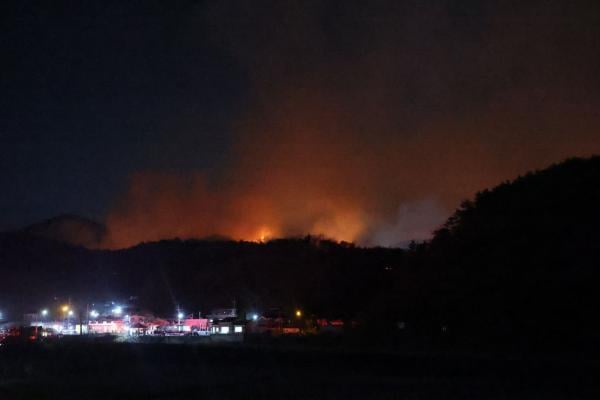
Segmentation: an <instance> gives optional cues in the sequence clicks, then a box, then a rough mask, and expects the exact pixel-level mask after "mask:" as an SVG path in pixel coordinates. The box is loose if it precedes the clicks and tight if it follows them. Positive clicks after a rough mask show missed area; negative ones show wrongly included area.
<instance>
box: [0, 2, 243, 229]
mask: <svg viewBox="0 0 600 400" xmlns="http://www.w3.org/2000/svg"><path fill="white" fill-rule="evenodd" d="M60 3H61V2H27V1H25V2H20V1H19V2H17V5H12V6H7V5H6V3H5V2H3V4H2V6H1V7H2V10H1V12H2V20H1V25H0V27H1V28H0V29H1V31H0V32H1V37H0V43H1V44H0V46H1V49H2V63H1V64H2V65H1V67H0V68H1V75H0V82H1V83H0V85H1V86H0V87H1V94H0V120H1V121H2V124H1V126H0V168H1V170H2V174H1V175H0V188H1V190H2V195H1V197H0V209H2V210H3V212H2V215H1V216H0V229H1V228H7V227H15V226H20V225H23V224H25V223H29V222H32V221H36V220H39V219H41V218H46V217H50V216H53V215H56V214H59V213H64V212H72V213H81V214H83V215H89V216H93V217H97V218H98V217H103V215H104V213H105V212H106V211H107V208H108V207H109V206H110V205H111V203H112V202H113V201H114V199H115V196H116V195H117V193H118V192H119V191H120V190H124V188H125V186H126V182H127V177H128V175H129V174H130V173H131V172H133V171H136V170H139V169H167V170H189V169H197V168H207V167H213V166H214V165H216V164H218V162H219V159H220V158H221V154H222V153H223V151H224V150H225V149H226V148H227V146H228V144H229V140H230V137H229V131H230V124H231V123H230V119H231V116H232V115H234V114H236V113H237V112H238V109H239V107H240V104H241V102H242V101H243V97H244V92H245V90H246V89H245V87H246V78H245V72H244V71H243V70H241V69H240V68H239V66H238V65H237V64H236V62H235V61H234V60H232V58H231V56H229V55H228V54H227V52H226V51H223V49H219V48H218V47H216V46H215V45H214V44H212V43H210V40H208V39H207V34H206V33H205V32H204V31H205V29H204V27H203V26H201V25H200V26H199V25H198V20H197V19H190V18H189V16H188V14H189V13H190V11H191V10H192V11H193V10H195V9H197V5H195V4H194V3H193V2H189V3H187V2H154V1H144V2H127V1H117V2H112V3H111V2H103V1H96V2H91V1H90V2H88V1H82V2H79V1H73V2H67V3H63V4H60ZM174 5H175V6H174Z"/></svg>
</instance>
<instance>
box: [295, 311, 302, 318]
mask: <svg viewBox="0 0 600 400" xmlns="http://www.w3.org/2000/svg"><path fill="white" fill-rule="evenodd" d="M301 316H302V311H300V310H296V317H298V318H300V317H301Z"/></svg>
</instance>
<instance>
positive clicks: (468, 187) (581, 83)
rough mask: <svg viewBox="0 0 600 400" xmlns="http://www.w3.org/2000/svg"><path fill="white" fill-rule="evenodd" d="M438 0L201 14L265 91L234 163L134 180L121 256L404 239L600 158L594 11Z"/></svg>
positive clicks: (250, 110) (249, 107)
mask: <svg viewBox="0 0 600 400" xmlns="http://www.w3.org/2000/svg"><path fill="white" fill-rule="evenodd" d="M367 3H368V4H367ZM467 3H468V2H467ZM426 4H427V5H425V4H424V3H423V2H418V1H415V2H410V1H409V2H395V1H394V2H382V1H375V2H355V3H354V2H331V3H321V2H314V3H313V2H303V1H302V2H300V1H299V2H293V1H292V2H286V1H284V2H272V3H271V2H260V1H258V2H257V1H247V2H235V3H228V2H219V3H218V4H213V5H211V6H208V7H205V6H202V7H201V8H200V9H198V10H196V13H195V14H192V17H191V18H197V20H198V24H204V25H207V26H208V27H209V31H210V34H211V35H212V39H213V40H214V43H215V44H216V45H218V46H221V47H222V48H223V49H226V50H227V51H229V52H230V53H231V54H232V55H233V57H234V59H235V60H236V62H237V63H239V65H240V66H241V67H242V68H243V69H244V71H246V72H247V74H248V80H249V82H250V83H249V90H248V91H249V94H248V101H247V103H246V107H245V108H244V110H243V112H242V113H241V114H240V115H233V116H231V121H232V131H233V132H234V138H235V140H234V141H233V142H234V144H233V145H232V147H231V149H230V150H229V153H228V154H227V156H226V159H227V160H228V161H227V163H226V165H224V166H222V167H220V168H218V169H216V170H210V171H195V172H189V173H188V174H170V173H165V172H158V173H157V172H149V171H146V172H139V173H136V174H134V175H133V176H132V177H131V182H130V186H129V189H128V191H127V192H126V193H125V194H124V195H123V196H122V198H120V199H119V201H118V202H117V204H116V205H115V207H114V208H113V209H112V211H111V212H110V214H109V216H108V218H107V222H108V226H109V229H110V232H111V239H110V242H109V243H107V245H108V246H110V247H124V246H129V245H133V244H136V243H138V242H140V241H150V240H158V239H163V238H172V237H181V238H191V237H207V236H212V235H220V236H226V237H230V238H234V239H245V240H264V239H266V238H270V237H280V236H289V235H303V234H307V233H312V234H322V235H325V236H327V237H331V238H334V239H337V240H345V241H355V242H358V243H360V244H365V245H397V244H399V243H402V242H405V241H407V240H410V239H424V238H426V237H427V236H428V235H429V233H430V232H431V231H432V230H434V229H435V228H436V227H437V226H439V224H441V223H442V222H443V221H444V219H445V218H446V217H447V216H448V215H449V214H450V212H451V211H452V210H453V209H454V208H455V207H456V206H457V205H458V204H459V202H460V201H461V200H462V199H465V198H467V197H469V196H472V195H473V193H474V192H476V191H477V190H480V189H483V188H486V187H489V186H492V185H495V184H498V183H500V182H501V181H503V180H506V179H511V178H514V177H516V176H517V175H518V174H522V173H524V172H526V171H528V170H531V169H535V168H542V167H545V166H547V165H548V164H550V163H552V162H557V161H560V160H562V159H564V158H566V157H571V156H587V155H591V154H592V153H597V152H600V140H599V139H598V138H599V135H598V127H599V126H600V117H599V116H598V114H597V112H596V110H597V109H598V106H599V105H600V95H599V94H600V91H599V90H598V87H597V86H598V80H597V78H596V76H595V75H596V74H597V71H598V70H599V67H600V62H599V61H600V60H599V54H600V52H598V51H590V49H593V48H596V49H597V48H598V44H600V42H599V41H598V37H600V36H599V35H598V33H600V32H598V31H599V28H598V27H599V26H600V24H596V23H595V22H594V21H593V19H591V18H588V19H586V18H585V15H586V14H587V13H588V11H589V10H588V9H587V8H586V7H584V6H583V5H582V4H579V3H569V5H564V4H563V5H558V4H556V5H555V3H553V2H544V5H545V6H544V7H539V6H540V4H541V3H539V4H535V2H528V3H527V4H522V2H517V3H514V4H508V3H504V2H503V3H499V4H496V3H495V2H489V1H488V2H474V3H473V4H472V5H471V6H464V7H458V6H456V5H455V3H454V2H449V1H434V2H427V3H426ZM540 10H543V11H544V12H543V13H540ZM590 15H591V14H590ZM575 21H578V23H575ZM582 21H583V23H582ZM193 33H194V32H191V33H190V34H193Z"/></svg>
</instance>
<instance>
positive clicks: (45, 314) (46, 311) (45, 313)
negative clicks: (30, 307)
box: [42, 308, 48, 317]
mask: <svg viewBox="0 0 600 400" xmlns="http://www.w3.org/2000/svg"><path fill="white" fill-rule="evenodd" d="M47 316H48V310H47V309H45V308H44V309H43V310H42V317H47Z"/></svg>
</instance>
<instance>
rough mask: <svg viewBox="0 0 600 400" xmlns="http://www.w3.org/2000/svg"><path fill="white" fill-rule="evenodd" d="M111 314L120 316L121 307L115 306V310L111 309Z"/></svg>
mask: <svg viewBox="0 0 600 400" xmlns="http://www.w3.org/2000/svg"><path fill="white" fill-rule="evenodd" d="M112 312H113V314H115V315H121V313H122V312H123V307H121V306H116V307H115V308H113V310H112Z"/></svg>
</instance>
